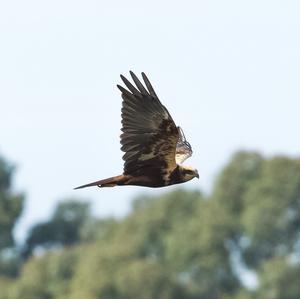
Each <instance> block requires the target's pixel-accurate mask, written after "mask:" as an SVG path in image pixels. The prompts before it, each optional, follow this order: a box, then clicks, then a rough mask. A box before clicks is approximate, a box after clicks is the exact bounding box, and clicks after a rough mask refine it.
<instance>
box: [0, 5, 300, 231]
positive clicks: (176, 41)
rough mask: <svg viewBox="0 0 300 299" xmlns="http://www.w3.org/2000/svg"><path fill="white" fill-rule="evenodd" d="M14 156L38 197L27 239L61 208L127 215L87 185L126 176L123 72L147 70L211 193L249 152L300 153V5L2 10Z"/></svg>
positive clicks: (3, 137)
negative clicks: (69, 204)
mask: <svg viewBox="0 0 300 299" xmlns="http://www.w3.org/2000/svg"><path fill="white" fill-rule="evenodd" d="M0 41H1V45H0V101H1V115H0V154H1V155H3V156H4V157H5V158H7V159H9V160H10V161H11V162H14V163H15V164H16V165H17V172H16V176H15V190H20V191H24V192H25V193H26V209H25V211H24V214H23V217H22V219H21V221H20V222H19V224H18V226H17V235H18V236H19V237H22V236H24V234H25V232H26V230H27V229H28V228H29V227H30V226H31V225H32V224H34V223H36V222H37V221H43V220H46V219H47V217H48V216H49V214H50V213H51V212H52V210H53V208H54V206H55V205H56V203H57V202H58V201H59V200H61V199H64V198H67V197H76V198H85V199H87V200H90V201H91V202H92V204H93V208H94V213H95V214H96V215H98V216H108V215H114V216H122V215H125V214H126V213H127V212H128V211H129V209H130V201H131V199H132V198H133V197H135V196H136V195H138V194H140V193H143V192H148V193H149V194H153V195H157V194H159V193H160V192H166V191H170V190H172V188H174V187H168V188H165V189H145V188H138V187H123V188H122V187H121V188H107V189H102V190H100V189H98V188H91V189H89V188H88V189H83V190H80V191H79V190H78V191H73V190H72V189H73V187H75V186H77V185H81V184H84V183H87V182H89V181H93V180H97V179H102V178H106V177H109V176H113V175H118V174H120V173H121V172H122V168H123V162H122V159H121V157H122V152H121V151H120V144H119V134H120V122H121V117H120V109H121V97H120V93H119V91H118V89H117V88H116V84H120V82H121V80H120V78H119V74H120V73H122V74H124V75H128V71H129V70H133V71H134V72H136V73H137V74H139V73H140V72H141V71H144V72H146V74H147V75H148V77H149V78H150V80H151V82H152V84H153V86H154V88H155V89H156V92H157V94H158V96H159V97H160V99H161V101H162V102H163V104H164V105H165V106H166V107H167V108H168V109H169V112H170V113H171V115H172V116H173V118H174V120H175V121H176V123H177V124H178V125H180V126H182V128H183V129H184V132H185V135H186V137H187V139H188V140H189V142H190V143H191V144H192V147H193V150H194V155H193V157H192V158H191V159H189V160H188V161H187V164H190V165H193V166H194V167H196V168H197V169H198V170H199V173H200V180H199V181H198V180H193V181H192V182H189V183H186V184H185V187H186V188H199V189H201V190H204V191H206V192H208V191H209V190H210V187H211V185H212V183H213V181H214V178H215V176H216V175H217V173H218V171H219V170H220V169H221V167H222V166H223V165H224V164H225V163H226V162H227V160H228V159H229V157H230V155H231V154H232V153H233V152H234V151H236V150H238V149H248V150H258V151H260V152H262V153H264V154H266V155H268V156H269V155H275V154H286V155H299V151H300V138H299V135H298V134H299V133H298V130H299V127H300V126H299V125H300V121H299V114H300V85H299V82H300V54H299V53H300V2H299V1H296V0H295V1H286V0H285V1H283V0H282V1H274V0H272V1H262V0H254V1H253V0H252V1H241V0H236V1H233V0H229V1H224V0H219V1H217V0H205V1H175V0H173V1H157V0H152V1H147V2H146V1H130V0H128V1H116V0H115V1H100V0H98V1H91V0H85V1H74V0H73V1H62V0H59V1H58V0H52V1H38V0H36V1H34V0H28V1H20V0H19V1H17V0H15V1H0Z"/></svg>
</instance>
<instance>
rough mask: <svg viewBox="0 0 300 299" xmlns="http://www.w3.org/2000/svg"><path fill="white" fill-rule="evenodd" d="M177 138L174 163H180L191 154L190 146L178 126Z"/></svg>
mask: <svg viewBox="0 0 300 299" xmlns="http://www.w3.org/2000/svg"><path fill="white" fill-rule="evenodd" d="M178 131H179V139H178V142H177V146H176V163H178V164H181V163H183V162H184V161H185V160H186V159H187V158H189V157H190V156H191V155H192V154H193V151H192V147H191V145H190V144H189V142H187V141H186V139H185V136H184V133H183V131H182V129H181V128H180V127H178Z"/></svg>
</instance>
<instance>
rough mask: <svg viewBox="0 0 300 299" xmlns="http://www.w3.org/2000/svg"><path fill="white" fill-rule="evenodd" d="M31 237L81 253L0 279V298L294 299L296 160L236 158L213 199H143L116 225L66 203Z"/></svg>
mask: <svg viewBox="0 0 300 299" xmlns="http://www.w3.org/2000/svg"><path fill="white" fill-rule="evenodd" d="M37 228H38V229H37ZM35 229H36V232H35V230H34V229H33V230H32V232H31V234H30V235H29V238H28V240H31V242H33V243H32V244H33V245H32V247H31V250H32V249H34V248H36V247H37V246H42V247H43V248H46V244H52V245H53V244H54V245H57V244H59V245H61V246H63V245H69V244H77V245H76V246H73V247H66V248H65V249H60V250H57V249H56V250H52V251H51V252H48V253H46V254H44V255H42V256H41V257H32V258H31V259H29V260H28V261H27V262H26V264H25V265H24V267H23V271H22V273H21V275H20V277H19V278H18V279H17V280H16V281H15V282H13V281H8V280H2V281H1V280H0V286H3V292H1V294H0V299H21V298H22V299H27V298H28V299H29V298H30V299H31V298H33V299H62V298H64V299H81V298H85V299H102V298H103V299H135V298H139V299H152V298H161V299H198V298H201V299H256V298H259V299H296V298H297V299H298V298H300V287H299V286H300V284H299V277H300V262H299V258H300V250H299V249H300V240H299V236H300V160H299V159H291V158H287V157H275V158H270V159H265V158H263V157H262V156H261V155H259V154H257V153H253V152H239V153H237V154H235V155H234V156H233V158H232V159H231V161H230V162H229V163H228V165H226V167H225V168H224V170H223V171H222V172H221V173H220V175H219V176H218V179H217V181H216V184H215V186H214V188H213V191H212V195H210V196H207V197H204V196H203V195H202V194H201V193H200V192H198V191H184V190H181V189H177V190H175V191H173V192H170V193H164V194H162V195H161V196H158V197H157V198H152V197H140V198H138V199H137V200H135V201H134V203H133V209H132V212H131V213H130V214H129V215H128V216H127V217H125V218H124V219H122V220H119V221H117V220H114V219H104V220H103V219H102V220H101V219H100V220H99V219H94V218H92V217H91V216H90V212H89V208H88V206H84V205H83V204H82V203H76V202H67V203H63V204H61V205H60V206H58V207H57V209H56V211H55V212H54V214H53V215H52V217H51V219H50V220H49V221H48V222H46V223H44V224H39V225H37V226H36V228H35ZM47 229H49V230H47ZM39 230H40V231H39ZM34 236H35V237H36V239H35V238H33V237H34ZM29 244H30V242H29ZM243 267H248V268H251V270H252V271H254V273H256V274H257V278H258V281H259V284H258V286H257V288H256V289H254V290H249V289H247V288H245V287H244V285H243V282H242V279H241V277H240V273H241V271H240V270H241V269H242V268H243ZM1 290H2V288H1ZM1 296H2V297H1Z"/></svg>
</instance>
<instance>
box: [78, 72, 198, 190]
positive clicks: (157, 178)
mask: <svg viewBox="0 0 300 299" xmlns="http://www.w3.org/2000/svg"><path fill="white" fill-rule="evenodd" d="M130 74H131V77H132V79H133V81H134V83H135V85H136V87H137V88H136V87H134V86H133V85H132V84H131V83H130V82H129V81H128V80H127V79H126V78H125V77H124V76H122V75H121V78H122V80H123V82H124V83H125V85H126V87H127V88H128V90H127V89H125V88H123V87H122V86H120V85H118V88H119V89H120V90H121V92H122V98H123V103H122V131H123V133H122V134H121V145H122V147H121V150H122V151H124V152H125V154H124V156H123V160H124V161H125V163H124V172H123V174H122V175H119V176H115V177H111V178H108V179H104V180H99V181H96V182H93V183H90V184H86V185H83V186H79V187H77V188H75V189H79V188H84V187H90V186H98V187H113V186H124V185H136V186H145V187H164V186H169V185H174V184H179V183H184V182H186V181H189V180H191V179H192V178H194V177H198V178H199V175H198V172H197V170H196V169H194V168H192V167H188V166H184V165H182V164H181V163H182V162H183V161H184V160H185V159H187V158H188V157H190V156H191V155H192V148H191V146H190V144H189V143H188V142H187V141H186V139H185V136H184V134H183V131H182V130H181V128H180V127H177V126H176V125H175V123H174V121H173V119H172V117H171V115H170V114H169V112H168V110H167V109H166V108H165V107H164V106H163V105H162V104H161V102H160V101H159V99H158V97H157V95H156V93H155V91H154V89H153V87H152V85H151V84H150V81H149V80H148V78H147V77H146V75H145V74H144V73H142V77H143V79H144V82H145V85H146V88H147V89H146V88H145V87H144V85H143V84H142V83H141V82H140V81H139V79H138V78H137V77H136V76H135V74H134V73H133V72H130Z"/></svg>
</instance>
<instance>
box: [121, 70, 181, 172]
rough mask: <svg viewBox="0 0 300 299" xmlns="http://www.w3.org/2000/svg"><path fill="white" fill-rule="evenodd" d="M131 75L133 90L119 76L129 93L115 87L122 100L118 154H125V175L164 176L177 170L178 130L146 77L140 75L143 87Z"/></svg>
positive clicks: (124, 79) (126, 81)
mask: <svg viewBox="0 0 300 299" xmlns="http://www.w3.org/2000/svg"><path fill="white" fill-rule="evenodd" d="M130 75H131V77H132V79H133V81H134V83H135V85H136V87H135V86H133V85H132V84H131V83H130V82H129V81H128V80H127V79H126V78H125V77H124V76H122V75H121V79H122V80H123V82H124V84H125V85H126V87H127V88H128V90H127V89H125V88H123V87H122V86H120V85H118V88H119V89H120V90H121V92H122V98H123V103H122V131H123V133H122V134H121V144H122V147H121V150H122V151H124V152H125V154H124V156H123V160H125V163H124V174H131V175H143V174H147V172H150V171H151V173H152V175H156V174H157V175H159V174H163V173H166V172H168V171H171V170H173V169H174V168H175V167H176V161H175V153H176V145H177V141H178V138H179V132H178V128H177V127H176V125H175V123H174V121H173V119H172V117H171V115H170V114H169V112H168V110H167V109H166V108H165V107H164V106H163V105H162V104H161V102H160V101H159V99H158V97H157V95H156V93H155V91H154V89H153V87H152V85H151V83H150V81H149V80H148V78H147V77H146V75H145V74H144V73H142V77H143V80H144V82H145V85H146V86H144V85H143V84H142V83H141V82H140V81H139V79H138V78H137V77H136V75H135V74H134V73H133V72H130Z"/></svg>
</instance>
